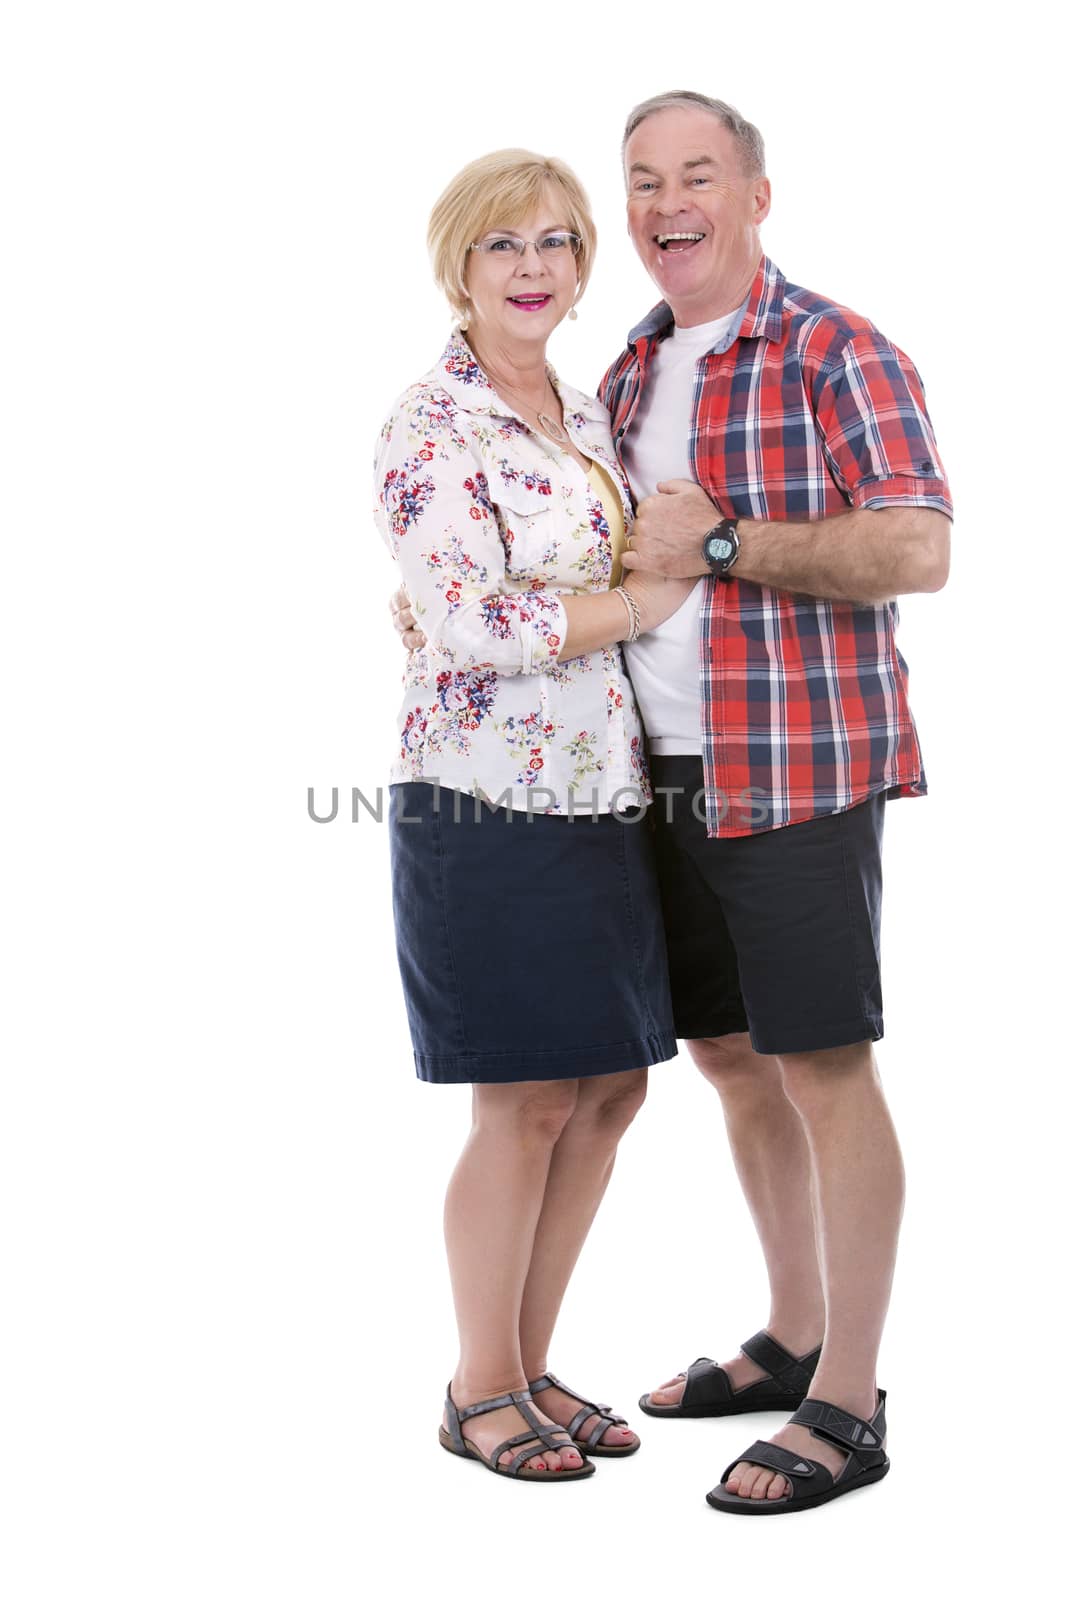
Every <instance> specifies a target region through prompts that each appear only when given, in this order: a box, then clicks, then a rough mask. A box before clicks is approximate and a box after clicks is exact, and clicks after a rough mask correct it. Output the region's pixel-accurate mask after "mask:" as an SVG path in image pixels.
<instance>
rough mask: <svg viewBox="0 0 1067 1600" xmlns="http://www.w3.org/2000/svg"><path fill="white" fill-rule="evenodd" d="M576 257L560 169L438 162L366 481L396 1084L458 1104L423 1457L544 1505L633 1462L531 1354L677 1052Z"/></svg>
mask: <svg viewBox="0 0 1067 1600" xmlns="http://www.w3.org/2000/svg"><path fill="white" fill-rule="evenodd" d="M595 241H596V234H595V230H594V228H593V222H592V218H591V217H590V214H589V205H588V201H587V199H586V196H585V193H584V191H583V190H582V188H581V185H580V184H579V183H578V181H577V179H576V178H575V176H574V174H573V173H572V172H571V171H570V170H569V168H567V167H566V166H564V165H563V164H562V163H561V162H559V161H556V160H552V159H548V158H545V157H542V156H537V155H533V154H531V153H530V152H528V151H525V150H503V151H498V152H496V153H495V154H492V155H489V156H485V157H483V158H482V159H481V160H478V161H474V162H472V163H471V164H470V165H469V166H467V167H465V168H464V169H463V171H462V172H460V173H459V174H458V175H457V176H456V177H455V179H454V180H453V181H452V182H451V183H450V184H449V186H448V188H447V189H446V190H445V192H444V194H443V195H442V196H441V198H440V199H439V200H438V202H437V204H436V206H435V207H434V210H433V213H432V216H431V219H430V229H429V242H430V250H431V255H432V259H433V265H434V272H435V276H436V279H437V282H438V284H439V286H440V287H441V288H442V289H443V290H444V291H445V293H446V295H447V296H448V299H449V301H450V303H451V305H452V307H453V310H454V311H455V312H456V313H457V316H458V323H459V325H458V328H457V329H455V330H454V331H453V334H452V337H451V338H450V339H449V342H448V344H447V346H446V348H445V351H444V354H443V356H442V357H441V359H440V361H439V362H438V363H437V365H436V366H435V367H433V368H432V369H431V370H430V372H429V373H427V375H426V376H425V377H424V378H422V379H421V380H420V381H419V382H418V383H415V384H413V385H412V386H411V387H410V388H409V389H407V390H406V391H405V392H404V394H403V395H402V396H401V397H400V399H399V400H398V402H397V403H396V405H395V406H394V407H393V410H392V414H391V415H390V417H389V420H388V421H387V423H386V425H385V427H384V429H383V430H382V436H381V441H380V445H379V449H378V453H377V459H376V487H377V493H378V512H377V515H378V519H379V525H380V527H381V530H382V532H383V534H384V536H385V538H386V540H387V542H388V543H389V544H390V547H391V549H392V551H393V553H394V555H395V557H396V559H397V561H398V563H399V566H400V570H401V574H402V577H403V582H404V586H405V588H406V589H407V591H408V594H409V596H410V603H411V605H412V607H413V609H414V611H415V613H416V615H417V617H418V620H419V628H420V630H421V634H422V635H423V636H424V639H425V643H424V645H423V647H422V648H419V649H416V650H415V651H413V653H412V654H411V656H410V657H409V659H408V663H407V668H406V679H405V691H404V700H403V706H402V708H401V713H400V724H399V725H400V749H399V752H398V755H397V758H396V762H395V765H394V768H393V771H392V774H391V780H392V788H391V809H390V832H391V847H392V860H393V881H394V913H395V920H396V936H397V950H398V955H399V960H400V969H401V976H402V980H403V986H404V993H405V1000H406V1004H407V1010H408V1018H409V1023H410V1028H411V1035H412V1042H413V1046H414V1052H415V1065H416V1070H417V1072H418V1075H419V1077H420V1078H422V1079H424V1080H425V1081H426V1082H429V1083H470V1084H472V1085H473V1091H472V1094H473V1117H472V1127H471V1132H470V1135H469V1137H468V1139H467V1142H466V1145H465V1146H464V1148H463V1151H462V1152H461V1154H460V1157H459V1161H458V1163H457V1165H456V1169H455V1172H454V1174H453V1176H452V1180H451V1183H450V1185H449V1189H448V1194H447V1197H446V1201H445V1231H446V1242H447V1249H448V1260H449V1268H450V1272H451V1278H452V1288H453V1294H454V1298H455V1309H456V1319H457V1323H458V1326H459V1340H460V1353H459V1362H458V1365H457V1367H456V1370H455V1373H454V1375H453V1378H452V1380H451V1383H450V1384H449V1386H448V1391H447V1394H446V1398H445V1414H444V1419H443V1426H442V1427H441V1430H440V1440H441V1443H442V1445H444V1447H445V1448H446V1449H447V1450H450V1451H452V1452H453V1453H454V1454H456V1455H459V1456H465V1457H467V1458H469V1459H473V1460H476V1461H479V1462H481V1463H482V1464H483V1465H484V1466H486V1467H489V1468H490V1470H492V1471H495V1472H498V1473H503V1474H506V1475H507V1476H510V1477H513V1478H518V1479H525V1480H527V1481H529V1482H542V1483H552V1482H555V1483H560V1482H565V1481H567V1480H569V1479H578V1478H584V1477H588V1476H590V1475H591V1474H592V1472H593V1471H594V1467H593V1463H592V1462H591V1461H589V1460H588V1459H587V1458H588V1457H589V1456H592V1455H598V1456H623V1455H631V1454H632V1453H633V1452H634V1451H635V1450H636V1449H637V1448H638V1445H639V1443H640V1441H639V1440H638V1438H637V1436H636V1435H635V1434H634V1433H633V1432H632V1431H631V1430H630V1429H629V1428H628V1427H626V1425H625V1423H624V1421H623V1419H622V1418H620V1417H616V1416H615V1415H614V1414H613V1413H612V1412H611V1411H609V1410H608V1409H607V1408H605V1407H603V1406H596V1405H593V1404H592V1403H590V1402H588V1401H586V1400H584V1399H583V1398H582V1397H581V1396H580V1395H579V1394H577V1393H575V1391H574V1390H572V1389H569V1388H568V1387H567V1386H566V1385H565V1384H563V1383H561V1382H560V1381H559V1380H558V1379H557V1378H556V1377H554V1376H553V1374H552V1373H551V1372H550V1371H549V1370H548V1365H549V1362H548V1347H549V1340H550V1338H551V1335H552V1331H553V1328H554V1326H555V1323H556V1319H557V1316H558V1313H559V1309H560V1304H561V1302H562V1298H563V1294H564V1291H565V1289H566V1287H567V1284H568V1281H569V1279H570V1277H571V1273H572V1272H573V1270H574V1266H575V1263H576V1261H577V1259H578V1254H579V1252H580V1250H581V1247H582V1244H583V1242H584V1240H585V1237H586V1234H587V1232H588V1230H589V1227H590V1224H591V1223H592V1221H593V1218H594V1216H595V1214H596V1211H597V1208H598V1206H599V1204H600V1201H601V1199H602V1197H603V1194H604V1190H605V1188H606V1185H607V1181H608V1178H609V1176H610V1174H611V1170H612V1165H613V1163H614V1159H615V1150H616V1146H617V1144H618V1141H619V1138H620V1137H621V1135H622V1133H623V1132H624V1130H625V1129H626V1127H627V1126H628V1125H629V1123H630V1121H631V1120H632V1118H633V1116H634V1115H635V1113H636V1111H637V1109H638V1107H639V1106H640V1104H641V1101H642V1099H643V1097H644V1093H645V1079H646V1070H647V1068H648V1067H649V1066H650V1065H651V1064H652V1063H653V1062H656V1061H663V1060H666V1059H668V1058H669V1057H671V1056H673V1055H674V1054H675V1053H676V1052H675V1039H674V1033H673V1024H672V1016H671V1002H670V993H669V989H668V983H667V969H666V958H665V952H664V944H663V934H662V928H661V923H660V910H659V901H658V895H657V889H656V880H655V875H654V870H653V865H652V860H651V855H650V845H649V839H648V836H647V833H646V829H645V823H644V813H643V806H644V803H645V802H647V801H648V800H649V798H650V791H649V786H648V777H647V772H646V767H645V762H644V755H643V749H642V730H641V724H640V721H639V717H638V712H637V708H636V705H635V702H634V696H633V693H632V690H631V687H630V682H629V679H628V678H627V676H626V672H625V669H624V666H623V662H622V657H621V651H620V648H619V645H620V641H622V640H630V639H635V638H636V637H637V636H638V634H639V633H640V631H641V630H642V628H651V627H655V626H657V625H658V623H660V622H662V621H663V620H665V619H666V618H667V617H668V616H670V615H672V614H673V613H674V611H675V610H676V609H677V608H678V606H680V605H681V603H682V602H683V601H684V599H685V598H686V596H687V594H688V593H689V590H690V588H691V587H692V584H691V581H690V580H681V581H679V580H667V579H661V578H658V577H650V576H649V575H647V574H641V575H639V576H638V575H633V576H628V577H627V580H626V584H625V586H623V585H622V584H621V583H620V582H619V579H620V577H621V565H620V555H621V551H622V550H623V548H624V547H625V541H626V530H627V528H628V526H629V524H630V520H631V515H632V513H631V507H630V502H629V497H628V490H627V485H626V481H625V479H624V477H623V474H622V471H621V469H620V467H619V464H618V461H617V460H616V457H615V453H614V449H613V447H612V440H611V434H610V431H609V428H608V420H607V415H606V413H605V411H604V410H603V408H602V407H601V406H600V405H599V404H598V403H597V402H596V401H595V400H592V399H590V398H589V397H588V396H586V395H584V394H580V393H579V392H578V391H577V390H574V389H571V388H569V387H568V386H567V385H566V384H564V383H561V382H559V381H558V380H557V378H556V376H555V373H554V371H553V370H552V368H551V367H550V366H548V365H547V364H546V355H545V349H546V344H547V341H548V337H549V335H550V334H551V333H552V331H553V329H555V328H556V326H557V325H558V324H559V322H560V321H561V320H562V319H563V318H564V317H565V316H567V314H568V313H569V312H571V311H572V307H573V306H574V304H575V302H576V301H577V300H578V299H579V298H580V297H581V295H582V293H583V291H584V289H585V286H586V284H587V282H588V278H589V273H590V269H591V267H592V264H593V255H594V249H595Z"/></svg>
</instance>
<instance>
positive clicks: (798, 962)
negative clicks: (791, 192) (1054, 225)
mask: <svg viewBox="0 0 1067 1600" xmlns="http://www.w3.org/2000/svg"><path fill="white" fill-rule="evenodd" d="M623 162H624V168H625V176H626V183H627V195H628V198H627V215H628V223H629V231H630V236H631V238H632V240H633V243H634V246H635V248H636V249H637V251H638V254H639V255H640V257H641V259H642V261H643V262H644V265H645V267H646V269H647V270H648V272H649V274H650V276H651V277H652V278H653V280H654V281H655V283H656V285H657V287H658V288H659V290H660V292H661V294H662V296H663V299H662V301H661V302H660V303H659V304H658V305H657V306H656V307H655V308H654V309H653V310H652V311H651V312H650V314H649V315H648V316H647V317H646V318H645V319H644V321H642V322H641V323H639V324H638V326H637V327H636V328H635V329H634V330H633V331H632V333H631V334H630V337H629V341H628V344H627V348H626V350H625V351H624V352H623V353H622V355H621V356H620V357H619V358H618V360H617V361H616V362H615V363H614V365H613V366H612V367H611V369H610V371H609V372H608V374H607V376H606V377H605V379H604V382H603V384H602V386H601V391H600V397H601V399H602V400H603V402H604V404H605V405H606V406H607V407H608V410H609V411H610V413H611V417H612V421H613V425H614V433H615V438H616V443H617V445H618V448H619V450H620V454H621V455H622V458H623V461H624V464H625V466H626V468H627V472H628V474H629V477H630V481H631V485H632V487H633V490H634V495H635V498H636V500H637V501H638V502H639V512H638V517H637V522H636V528H635V531H634V535H633V538H632V541H631V549H630V551H629V552H628V553H627V554H626V555H625V556H624V558H623V559H624V563H625V565H626V566H628V567H630V568H634V569H637V570H641V569H646V570H650V571H655V572H661V573H665V574H670V575H674V576H679V577H681V576H701V577H703V578H704V580H705V581H704V582H703V583H701V584H698V585H697V586H696V588H695V589H694V591H693V594H692V595H691V597H690V599H689V601H688V602H687V603H686V604H685V605H683V607H682V608H681V610H680V611H679V612H677V613H676V614H675V616H674V618H673V619H672V620H671V621H670V622H668V623H666V624H664V625H663V626H662V627H660V628H658V629H656V630H655V631H654V632H652V633H649V634H647V635H646V636H644V637H643V638H639V639H638V640H637V641H636V643H633V644H630V645H629V646H628V647H627V652H626V659H627V665H628V668H629V670H630V673H631V676H632V678H633V682H634V687H635V689H636V691H637V695H638V699H639V702H640V706H641V711H642V715H643V718H644V721H645V726H646V731H647V734H648V739H649V750H650V756H651V762H652V772H653V779H654V784H655V788H656V791H657V796H656V824H657V826H656V841H657V851H658V863H659V871H660V886H661V893H662V899H663V910H664V918H665V922H666V927H667V937H668V950H669V956H670V962H671V988H672V996H673V1002H674V1011H675V1025H676V1031H677V1033H678V1035H679V1036H680V1037H684V1038H686V1039H688V1041H689V1047H690V1050H691V1052H692V1055H693V1057H694V1059H695V1061H696V1063H697V1065H698V1067H699V1068H700V1070H701V1072H702V1073H703V1075H704V1076H705V1077H706V1078H707V1079H708V1081H709V1082H710V1083H712V1084H713V1085H714V1086H715V1088H716V1089H717V1090H718V1092H719V1095H720V1098H721V1102H722V1106H723V1110H724V1113H725V1117H726V1123H727V1130H728V1134H729V1139H730V1145H731V1149H732V1151H733V1155H734V1160H735V1163H736V1167H737V1172H738V1176H739V1178H740V1181H741V1184H742V1188H743V1190H744V1193H745V1197H746V1199H747V1201H748V1204H749V1207H750V1210H751V1212H752V1216H753V1219H754V1221H755V1224H756V1228H757V1232H758V1234H759V1238H760V1242H761V1245H762V1248H763V1252H764V1256H765V1259H766V1265H767V1271H768V1277H769V1283H770V1310H769V1316H768V1319H767V1324H766V1327H765V1328H764V1329H763V1330H761V1331H760V1332H759V1333H758V1334H756V1335H754V1336H753V1338H751V1339H749V1340H746V1341H745V1343H744V1344H743V1345H742V1347H741V1354H740V1355H738V1356H737V1357H735V1358H734V1359H732V1360H729V1361H725V1362H723V1363H722V1364H721V1365H720V1364H719V1363H717V1362H714V1361H709V1360H707V1359H706V1358H702V1359H700V1360H699V1361H696V1362H694V1363H693V1364H692V1365H691V1366H690V1367H689V1368H688V1370H687V1371H686V1372H684V1373H681V1374H679V1376H678V1377H677V1378H675V1379H672V1380H671V1381H670V1382H668V1383H665V1384H663V1385H662V1386H661V1387H660V1388H659V1389H656V1390H654V1391H652V1393H651V1394H648V1395H645V1396H644V1397H643V1399H642V1401H641V1405H642V1408H643V1409H644V1410H645V1411H646V1412H648V1413H649V1414H650V1415H653V1416H664V1417H686V1416H729V1415H735V1414H738V1413H741V1412H747V1411H761V1410H786V1411H791V1412H792V1413H793V1415H792V1416H791V1417H790V1419H789V1421H788V1422H787V1423H786V1425H785V1426H784V1427H783V1428H781V1429H779V1430H778V1432H776V1433H775V1434H774V1435H773V1437H772V1438H771V1439H770V1440H760V1441H758V1442H757V1444H755V1445H753V1446H752V1447H751V1448H750V1449H748V1450H747V1451H745V1452H744V1454H743V1456H741V1457H740V1458H739V1459H738V1460H736V1461H735V1462H733V1463H731V1465H730V1466H729V1467H728V1468H727V1470H726V1472H724V1473H723V1476H722V1481H721V1482H720V1484H718V1485H716V1487H715V1488H713V1489H712V1490H711V1491H710V1493H709V1494H708V1497H707V1498H708V1501H709V1503H710V1504H711V1505H712V1506H713V1507H714V1508H715V1509H717V1510H721V1511H732V1512H743V1513H746V1514H749V1515H767V1514H773V1513H778V1512H785V1511H801V1510H805V1509H808V1508H809V1507H813V1506H816V1505H819V1504H821V1503H823V1502H825V1501H827V1500H830V1499H833V1498H836V1497H837V1496H838V1495H840V1494H844V1493H847V1492H849V1491H851V1490H852V1489H854V1488H859V1487H862V1486H864V1485H865V1484H868V1483H873V1482H876V1481H878V1480H879V1479H880V1478H882V1477H884V1476H885V1473H886V1472H887V1471H888V1468H889V1463H888V1459H887V1457H886V1454H885V1449H884V1443H885V1395H884V1392H883V1391H881V1390H879V1388H878V1386H877V1378H876V1360H877V1354H878V1347H879V1343H880V1339H881V1333H882V1327H883V1323H884V1320H885V1314H886V1309H887V1305H888V1300H889V1293H890V1287H891V1283H892V1276H893V1265H894V1259H895V1254H896V1245H897V1235H898V1231H899V1224H900V1217H901V1211H902V1206H903V1198H904V1177H903V1169H902V1165H901V1159H900V1151H899V1147H898V1144H897V1140H896V1136H895V1133H894V1130H893V1125H892V1122H891V1120H890V1116H889V1112H888V1109H887V1107H886V1103H885V1100H884V1097H883V1094H882V1089H881V1084H880V1081H879V1077H878V1071H877V1068H876V1066H875V1061H874V1055H873V1051H872V1048H871V1044H872V1041H874V1040H877V1039H880V1038H881V1037H882V1009H881V989H880V981H879V910H880V899H881V838H882V821H883V813H884V808H885V801H886V799H887V798H892V797H894V796H899V795H919V794H922V793H924V792H925V787H926V784H925V778H924V774H923V767H922V760H921V756H920V752H919V745H918V740H917V738H916V734H915V728H914V725H913V723H912V719H911V715H910V712H909V709H908V703H907V669H906V667H905V664H904V661H903V659H902V658H901V656H900V655H899V653H898V651H897V649H896V645H895V640H894V626H895V622H896V617H897V610H896V604H895V598H894V597H895V596H897V595H899V594H901V593H907V592H913V591H933V590H937V589H939V588H941V587H942V585H943V584H944V583H945V581H946V578H947V573H948V549H949V529H950V518H951V514H952V504H951V500H950V498H949V492H948V487H947V484H946V482H945V477H944V473H943V470H942V467H941V463H940V461H939V458H938V454H937V449H936V445H935V442H934V436H933V431H932V428H931V426H930V422H929V418H928V417H927V414H926V409H925V405H924V400H923V391H922V385H921V383H920V380H919V378H918V375H917V373H916V371H915V368H914V367H913V366H912V364H911V362H910V361H909V360H908V358H907V357H906V356H905V355H903V354H902V352H901V351H899V350H898V349H896V348H895V347H894V346H893V345H892V344H890V342H889V341H888V340H887V339H886V338H884V336H883V335H882V334H881V333H879V332H878V330H877V329H876V328H874V327H873V326H872V325H871V324H870V323H869V322H868V321H866V320H865V319H864V318H863V317H859V316H857V315H856V314H855V313H853V312H851V311H849V310H847V309H846V308H844V307H843V306H840V305H837V304H835V303H834V302H832V301H830V300H827V299H825V298H824V297H822V296H819V295H816V294H813V293H811V292H810V291H809V290H807V289H803V288H800V287H798V286H797V285H795V284H792V283H789V282H787V281H786V279H785V278H784V276H783V275H782V273H781V272H780V271H779V270H778V268H777V267H776V266H775V265H774V264H773V263H772V262H771V261H769V260H768V259H767V257H766V256H765V255H764V254H763V252H762V248H761V244H760V234H759V229H760V224H761V223H762V221H763V219H764V218H765V217H766V215H767V213H768V211H769V208H770V199H771V195H770V184H769V183H768V180H767V177H766V174H765V171H764V151H763V141H762V139H761V137H760V134H759V132H758V131H757V130H756V129H755V128H754V127H753V126H752V125H751V124H750V123H748V122H746V121H745V120H744V119H743V118H742V117H741V116H739V114H738V113H737V112H736V111H735V110H734V109H733V108H732V107H730V106H728V105H726V104H725V103H724V102H722V101H718V100H710V99H707V98H706V97H705V96H703V95H699V94H694V93H692V92H689V91H683V92H678V93H672V94H665V95H659V96H657V97H656V98H654V99H652V100H648V101H646V102H644V103H643V104H642V105H640V106H638V107H637V108H636V109H635V110H634V111H633V112H632V113H631V115H630V117H629V120H628V122H627V125H626V133H625V139H624V145H623ZM405 624H406V626H407V627H408V628H409V629H410V628H411V627H412V626H413V624H412V619H411V617H410V613H401V615H400V616H399V617H398V627H399V628H401V630H403V628H404V626H405ZM409 637H410V636H409Z"/></svg>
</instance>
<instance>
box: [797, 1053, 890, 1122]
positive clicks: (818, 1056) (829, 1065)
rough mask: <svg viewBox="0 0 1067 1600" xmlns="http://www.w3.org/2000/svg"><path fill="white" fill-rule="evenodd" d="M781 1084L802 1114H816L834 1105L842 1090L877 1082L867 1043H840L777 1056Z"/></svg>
mask: <svg viewBox="0 0 1067 1600" xmlns="http://www.w3.org/2000/svg"><path fill="white" fill-rule="evenodd" d="M778 1061H779V1063H780V1065H781V1072H782V1085H783V1087H784V1089H785V1092H786V1094H787V1095H788V1097H789V1099H790V1101H791V1102H792V1103H793V1105H794V1106H795V1107H796V1109H797V1111H799V1112H800V1114H801V1115H802V1116H807V1117H811V1116H817V1115H818V1114H819V1113H820V1112H821V1111H822V1110H823V1109H825V1108H826V1107H828V1106H830V1107H832V1106H834V1105H836V1104H837V1102H838V1101H839V1100H840V1098H841V1096H842V1094H843V1093H845V1092H848V1091H855V1090H857V1089H860V1090H861V1091H862V1089H863V1087H864V1086H865V1085H867V1084H868V1083H869V1084H870V1086H871V1087H874V1086H875V1085H876V1084H877V1081H878V1072H877V1068H876V1067H875V1064H874V1051H873V1050H872V1048H871V1046H870V1044H869V1043H868V1042H866V1041H865V1042H863V1043H861V1044H849V1045H842V1046H841V1047H840V1048H838V1049H835V1050H809V1051H806V1052H804V1053H802V1054H798V1055H783V1056H779V1057H778Z"/></svg>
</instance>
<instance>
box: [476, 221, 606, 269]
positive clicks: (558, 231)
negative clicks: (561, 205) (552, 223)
mask: <svg viewBox="0 0 1067 1600" xmlns="http://www.w3.org/2000/svg"><path fill="white" fill-rule="evenodd" d="M502 239H508V240H510V242H511V243H512V244H517V245H518V246H519V260H520V261H521V260H522V258H523V256H525V254H526V246H527V245H528V244H532V245H533V247H534V252H535V254H536V255H537V259H538V260H539V261H540V260H543V259H544V258H543V257H542V255H541V245H542V243H543V242H544V240H546V239H573V240H574V245H573V247H572V249H571V260H572V261H575V260H577V258H578V252H579V250H580V249H581V248H582V244H583V240H582V236H581V234H580V233H572V232H571V230H570V228H548V229H546V230H545V232H544V233H543V234H542V235H541V238H540V239H524V238H522V236H521V235H520V234H517V233H499V234H497V235H496V237H495V238H492V239H482V240H480V241H477V242H475V243H471V244H469V245H468V246H467V249H468V250H484V251H485V253H486V255H492V254H493V251H492V250H491V249H490V248H489V247H490V246H491V245H494V244H499V243H500V241H501V240H502ZM496 253H497V254H498V255H502V256H503V258H504V259H505V260H507V259H508V257H509V256H510V254H511V252H510V250H505V251H497V252H496Z"/></svg>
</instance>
